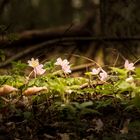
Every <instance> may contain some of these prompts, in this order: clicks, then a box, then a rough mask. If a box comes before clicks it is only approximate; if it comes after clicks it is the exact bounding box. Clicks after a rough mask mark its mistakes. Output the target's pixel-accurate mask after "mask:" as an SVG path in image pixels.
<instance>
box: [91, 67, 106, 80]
mask: <svg viewBox="0 0 140 140" xmlns="http://www.w3.org/2000/svg"><path fill="white" fill-rule="evenodd" d="M91 74H92V75H98V74H99V78H100V80H101V81H106V80H107V78H108V74H107V72H106V71H104V70H103V69H102V68H97V69H96V68H94V69H92V72H91Z"/></svg>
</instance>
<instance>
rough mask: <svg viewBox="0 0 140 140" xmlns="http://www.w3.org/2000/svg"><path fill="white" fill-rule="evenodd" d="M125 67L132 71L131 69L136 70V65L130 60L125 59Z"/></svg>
mask: <svg viewBox="0 0 140 140" xmlns="http://www.w3.org/2000/svg"><path fill="white" fill-rule="evenodd" d="M124 67H125V69H126V70H128V71H130V70H132V71H133V70H134V69H135V67H134V63H129V61H128V60H125V64H124Z"/></svg>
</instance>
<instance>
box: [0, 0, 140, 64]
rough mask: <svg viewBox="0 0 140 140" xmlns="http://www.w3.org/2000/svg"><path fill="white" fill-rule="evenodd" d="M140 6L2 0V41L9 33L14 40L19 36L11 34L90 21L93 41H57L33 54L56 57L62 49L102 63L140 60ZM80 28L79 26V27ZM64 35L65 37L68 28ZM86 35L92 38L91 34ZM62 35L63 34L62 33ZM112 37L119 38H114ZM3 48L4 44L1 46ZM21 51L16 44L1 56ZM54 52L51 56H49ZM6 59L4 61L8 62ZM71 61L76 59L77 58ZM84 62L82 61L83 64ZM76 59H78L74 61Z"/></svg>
mask: <svg viewBox="0 0 140 140" xmlns="http://www.w3.org/2000/svg"><path fill="white" fill-rule="evenodd" d="M139 8H140V1H139V0H125V1H122V0H117V1H116V0H22V1H19V0H1V1H0V34H1V40H2V39H3V38H2V36H3V35H7V36H8V37H10V39H11V40H14V37H15V36H16V35H13V34H12V35H11V33H21V32H23V31H26V30H28V31H30V30H42V31H43V30H45V29H50V28H54V29H57V28H58V27H62V26H65V25H66V26H67V28H68V29H69V30H68V31H67V32H71V28H72V27H73V26H76V25H81V24H82V23H84V22H88V23H87V24H85V25H86V26H84V29H85V30H87V32H88V33H89V37H93V38H94V39H93V40H92V39H91V40H92V41H91V40H90V41H88V42H87V41H85V40H84V41H81V42H80V41H79V42H78V43H77V42H71V43H70V42H69V43H68V44H65V45H64V44H63V43H62V44H60V43H59V45H56V44H55V45H54V44H53V46H55V47H53V49H49V51H48V50H46V48H43V49H42V51H41V50H39V51H38V53H35V52H32V54H33V55H32V56H35V57H38V56H40V55H41V53H44V52H45V53H46V55H45V56H43V55H44V54H43V55H42V56H43V58H45V57H47V59H50V58H51V57H52V56H53V58H54V57H55V56H59V55H60V53H59V52H64V53H69V54H73V53H75V54H78V55H79V56H86V57H88V58H91V59H94V60H96V61H97V62H98V63H100V64H102V65H104V64H105V63H107V64H113V63H115V61H117V57H118V56H119V57H121V59H122V60H124V59H126V58H128V59H131V60H132V61H136V60H138V58H139V57H140V56H139V54H140V47H139V45H140V44H139V41H140V26H139V25H140V19H139V16H140V11H139ZM91 15H92V20H89V21H88V20H87V19H88V18H89V17H90V18H91ZM77 27H78V28H79V26H77ZM66 30H67V29H66ZM81 30H83V28H81ZM9 34H10V35H9ZM63 34H64V36H65V31H64V33H63ZM13 36H14V37H13ZM85 36H87V37H88V35H87V34H85ZM71 37H73V36H71ZM15 38H16V37H15ZM58 38H60V37H59V36H58ZM98 38H109V39H108V41H105V40H102V39H99V41H97V40H98ZM110 38H111V40H110ZM112 38H115V39H116V38H117V39H116V40H115V41H112ZM17 39H18V38H17ZM20 46H22V45H20ZM27 46H28V45H27ZM56 46H59V49H58V47H57V49H56ZM63 46H65V47H67V49H64V47H63ZM1 47H3V46H2V45H1ZM28 47H29V46H28ZM75 48H76V49H75ZM8 49H9V48H8ZM24 49H25V48H24ZM47 49H48V48H47ZM19 50H20V49H17V48H16V49H14V47H13V48H12V49H11V50H10V51H9V52H8V53H7V51H5V50H4V47H3V48H2V49H1V54H2V56H1V57H2V58H3V59H4V58H5V59H9V58H10V57H11V56H12V55H13V52H12V51H14V52H15V51H19ZM20 51H21V50H20ZM50 52H51V57H49V55H48V54H49V53H50ZM53 52H54V53H53ZM4 53H5V57H4ZM30 54H31V53H30ZM55 54H57V55H55ZM118 54H119V55H118ZM30 57H31V55H30ZM24 58H25V57H24ZM26 58H28V57H26ZM68 58H69V59H70V58H71V57H70V56H69V57H68ZM112 58H113V59H112ZM3 59H2V60H1V61H4V60H3ZM71 61H72V62H73V60H71ZM80 61H81V60H79V61H78V62H79V63H83V62H80ZM75 62H77V60H74V63H75ZM76 64H77V63H76ZM119 64H120V63H119Z"/></svg>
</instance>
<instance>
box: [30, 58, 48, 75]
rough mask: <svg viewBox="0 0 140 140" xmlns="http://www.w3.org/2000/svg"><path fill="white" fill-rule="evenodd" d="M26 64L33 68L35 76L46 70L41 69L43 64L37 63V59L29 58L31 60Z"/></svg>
mask: <svg viewBox="0 0 140 140" xmlns="http://www.w3.org/2000/svg"><path fill="white" fill-rule="evenodd" d="M28 64H29V66H30V67H32V68H33V71H34V74H35V76H36V75H42V74H44V73H45V71H46V70H45V69H43V64H39V60H38V59H34V58H31V60H29V61H28Z"/></svg>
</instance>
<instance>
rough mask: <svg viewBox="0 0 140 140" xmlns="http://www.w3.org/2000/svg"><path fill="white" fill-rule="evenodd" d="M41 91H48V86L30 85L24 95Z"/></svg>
mask: <svg viewBox="0 0 140 140" xmlns="http://www.w3.org/2000/svg"><path fill="white" fill-rule="evenodd" d="M40 91H48V88H47V87H36V86H33V87H29V88H27V89H26V90H25V91H24V92H23V95H25V96H28V95H34V94H37V93H39V92H40Z"/></svg>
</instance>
